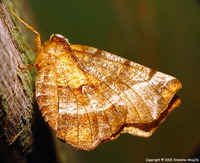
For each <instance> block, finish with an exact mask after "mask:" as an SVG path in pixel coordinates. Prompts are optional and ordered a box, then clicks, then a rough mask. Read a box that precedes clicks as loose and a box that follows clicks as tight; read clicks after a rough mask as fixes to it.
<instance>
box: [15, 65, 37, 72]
mask: <svg viewBox="0 0 200 163" xmlns="http://www.w3.org/2000/svg"><path fill="white" fill-rule="evenodd" d="M35 65H36V63H33V64H30V65H28V66H25V67H20V66H18V68H19V69H20V70H21V71H22V70H27V69H29V68H31V67H33V66H35Z"/></svg>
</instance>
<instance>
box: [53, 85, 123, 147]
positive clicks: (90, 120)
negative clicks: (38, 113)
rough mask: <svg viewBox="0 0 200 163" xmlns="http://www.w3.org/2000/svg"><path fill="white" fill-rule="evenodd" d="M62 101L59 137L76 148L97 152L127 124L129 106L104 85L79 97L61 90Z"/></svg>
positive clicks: (85, 90)
mask: <svg viewBox="0 0 200 163" xmlns="http://www.w3.org/2000/svg"><path fill="white" fill-rule="evenodd" d="M58 97H59V101H58V102H59V117H58V128H57V137H58V138H59V139H60V140H62V141H64V142H67V143H70V144H72V145H73V146H74V147H76V148H79V149H85V150H91V149H94V148H95V147H96V146H98V145H99V144H100V143H102V142H104V141H106V140H108V139H110V137H112V135H115V134H116V133H117V132H118V131H119V129H120V127H121V126H122V125H123V124H124V123H125V118H126V114H127V109H126V104H125V103H124V101H123V100H122V99H121V97H120V96H119V95H116V94H115V92H113V90H111V89H110V88H109V87H108V86H107V85H106V84H104V83H101V84H99V85H97V86H94V85H85V86H82V88H81V93H79V94H76V93H75V92H74V90H72V89H70V87H66V86H64V87H58Z"/></svg>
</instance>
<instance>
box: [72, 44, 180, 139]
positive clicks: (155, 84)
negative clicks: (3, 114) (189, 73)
mask: <svg viewBox="0 0 200 163" xmlns="http://www.w3.org/2000/svg"><path fill="white" fill-rule="evenodd" d="M71 48H72V50H73V53H74V55H75V56H76V58H77V60H78V62H79V65H80V66H81V67H82V68H83V70H84V71H85V72H86V73H88V74H90V75H92V76H94V77H95V78H97V79H98V80H100V81H101V82H102V83H104V84H105V85H107V87H109V88H110V89H111V90H112V91H113V93H115V94H117V95H119V96H120V97H121V99H123V101H124V102H125V103H126V107H127V110H128V113H127V116H126V122H125V124H124V128H122V132H128V133H131V134H134V135H138V136H145V137H147V136H150V135H151V134H152V133H153V131H154V130H155V129H156V128H157V127H158V125H159V124H160V123H161V122H163V121H164V119H165V117H166V115H167V114H168V113H169V112H170V111H171V110H173V109H174V108H175V107H177V106H178V105H179V104H180V99H178V98H176V100H172V99H173V97H174V96H175V94H176V92H177V91H178V90H179V89H180V88H181V83H180V82H179V80H178V79H176V78H175V77H173V76H170V75H167V74H164V73H161V72H158V71H155V70H152V69H150V68H148V67H145V66H143V65H140V64H137V63H134V62H131V61H128V60H127V59H124V58H122V57H119V56H116V55H113V54H111V53H108V52H106V51H103V50H99V49H97V48H93V47H89V46H83V45H71ZM102 93H103V92H102ZM170 102H171V103H170ZM169 104H170V105H169ZM163 114H165V116H163ZM155 122H156V123H155ZM150 124H154V125H150Z"/></svg>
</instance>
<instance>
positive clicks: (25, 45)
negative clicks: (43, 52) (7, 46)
mask: <svg viewBox="0 0 200 163" xmlns="http://www.w3.org/2000/svg"><path fill="white" fill-rule="evenodd" d="M23 45H24V47H25V48H26V49H28V50H33V51H34V52H36V51H38V49H35V48H30V47H28V46H27V45H26V44H25V43H24V42H23Z"/></svg>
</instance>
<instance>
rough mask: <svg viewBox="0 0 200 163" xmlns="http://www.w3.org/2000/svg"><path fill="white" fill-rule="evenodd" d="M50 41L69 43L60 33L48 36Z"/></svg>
mask: <svg viewBox="0 0 200 163" xmlns="http://www.w3.org/2000/svg"><path fill="white" fill-rule="evenodd" d="M50 41H51V42H65V43H67V44H70V43H69V41H68V39H67V38H65V37H64V36H62V35H61V34H52V35H51V37H50Z"/></svg>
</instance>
